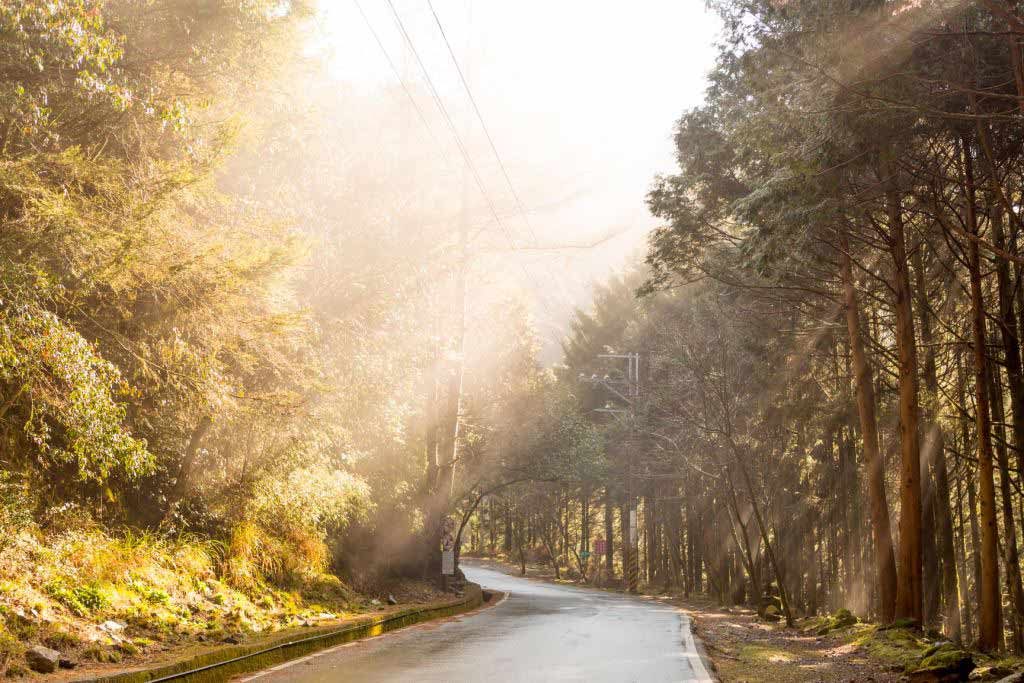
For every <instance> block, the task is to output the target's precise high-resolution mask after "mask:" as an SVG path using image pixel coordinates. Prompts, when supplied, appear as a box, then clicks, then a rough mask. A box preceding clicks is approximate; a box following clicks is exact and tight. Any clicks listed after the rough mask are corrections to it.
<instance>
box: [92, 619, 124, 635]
mask: <svg viewBox="0 0 1024 683" xmlns="http://www.w3.org/2000/svg"><path fill="white" fill-rule="evenodd" d="M98 628H99V629H100V630H101V631H103V632H104V633H108V634H110V635H111V636H114V638H115V639H116V638H118V637H119V636H120V635H121V631H123V630H124V624H122V623H120V622H117V621H114V620H109V621H104V622H103V623H102V624H100V625H99V627H98Z"/></svg>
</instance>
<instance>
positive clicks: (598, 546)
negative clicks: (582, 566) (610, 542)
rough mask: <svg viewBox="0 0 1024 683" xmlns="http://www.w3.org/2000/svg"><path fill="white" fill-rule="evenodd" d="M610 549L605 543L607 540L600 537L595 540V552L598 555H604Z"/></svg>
mask: <svg viewBox="0 0 1024 683" xmlns="http://www.w3.org/2000/svg"><path fill="white" fill-rule="evenodd" d="M607 551H608V547H607V546H606V545H605V540H604V539H603V538H599V539H597V540H596V541H594V552H595V553H597V554H598V555H604V554H605V553H606V552H607Z"/></svg>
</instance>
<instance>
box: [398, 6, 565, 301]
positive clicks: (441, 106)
mask: <svg viewBox="0 0 1024 683" xmlns="http://www.w3.org/2000/svg"><path fill="white" fill-rule="evenodd" d="M387 3H388V7H390V8H391V13H392V14H393V15H394V17H395V21H396V22H397V24H398V29H399V30H400V31H401V32H402V36H403V37H404V38H405V42H406V43H407V44H408V45H409V49H410V50H411V51H412V54H413V57H414V58H415V59H416V63H417V64H419V67H420V70H421V71H422V72H423V77H424V79H425V80H426V82H427V87H428V88H429V89H430V93H431V95H432V96H433V98H434V102H435V103H436V104H437V108H438V109H439V110H440V111H441V114H442V116H443V117H444V119H445V122H446V123H447V124H448V128H449V130H450V131H451V133H452V137H454V138H455V143H456V145H457V146H458V148H459V152H461V154H462V158H463V160H464V161H465V162H466V166H467V167H468V168H469V170H470V172H471V173H472V175H473V179H474V181H475V182H476V185H477V187H478V188H479V189H480V194H482V195H483V197H484V200H485V201H486V202H487V207H488V209H490V212H491V215H492V216H493V217H494V222H495V224H497V226H498V229H499V230H501V232H502V233H503V234H504V235H505V238H506V239H507V240H508V242H509V245H510V246H511V247H512V248H513V249H518V247H517V246H516V241H515V238H514V237H513V236H512V233H511V232H510V231H509V230H508V229H507V228H506V227H505V224H504V223H502V221H501V217H500V216H499V215H498V211H497V209H496V208H495V206H494V202H493V201H492V200H491V196H490V194H488V192H487V188H486V187H485V186H484V182H483V179H482V178H481V176H480V173H479V171H478V170H477V168H476V165H475V164H474V163H473V158H472V157H471V156H470V154H469V151H468V149H467V148H466V146H465V145H464V144H463V142H462V138H461V137H460V136H459V131H458V128H456V126H455V122H454V121H453V120H452V117H451V115H450V114H449V113H448V109H447V107H445V106H444V101H443V100H442V99H441V95H440V94H439V93H438V91H437V88H436V87H435V86H434V81H433V79H431V78H430V71H429V70H428V69H427V67H426V65H425V64H424V63H423V59H422V58H421V57H420V54H419V51H417V50H416V45H415V43H413V40H412V37H411V36H410V35H409V32H408V31H407V30H406V28H405V23H404V22H403V21H402V17H401V16H400V15H399V14H398V10H397V9H395V4H394V2H393V1H392V0H387ZM517 265H518V266H519V269H520V270H522V271H523V275H524V276H525V277H526V278H527V280H530V279H532V278H531V276H530V273H529V271H528V270H527V269H526V267H525V266H524V265H523V264H522V263H518V264H517ZM537 300H538V301H539V302H540V304H541V307H542V308H544V310H545V312H546V313H547V314H548V315H549V316H550V317H551V318H552V320H554V319H555V316H554V313H553V312H552V311H551V309H550V307H549V306H548V304H547V301H546V300H545V299H543V298H541V297H538V299H537Z"/></svg>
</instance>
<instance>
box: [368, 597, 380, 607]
mask: <svg viewBox="0 0 1024 683" xmlns="http://www.w3.org/2000/svg"><path fill="white" fill-rule="evenodd" d="M370 604H371V605H373V606H374V607H377V606H378V605H380V600H378V599H377V598H374V599H373V600H370Z"/></svg>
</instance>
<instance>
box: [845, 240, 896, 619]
mask: <svg viewBox="0 0 1024 683" xmlns="http://www.w3.org/2000/svg"><path fill="white" fill-rule="evenodd" d="M841 240H842V244H841V249H842V252H843V253H842V254H841V261H842V279H843V293H844V300H845V305H846V329H847V333H848V335H849V338H850V355H851V356H852V357H853V373H854V378H855V380H854V383H855V385H856V392H857V412H858V415H859V416H860V431H861V436H862V438H863V440H864V462H865V466H866V467H867V471H868V472H867V473H868V477H867V488H868V498H869V500H870V503H869V504H870V508H871V536H872V540H873V541H874V549H875V572H876V579H877V582H878V602H879V605H878V616H879V619H880V620H881V621H882V622H883V623H889V622H891V621H892V620H893V619H894V617H895V614H896V611H895V610H896V558H895V556H894V554H893V547H892V531H891V530H890V524H889V503H888V502H887V501H886V499H885V472H884V471H883V469H884V462H883V461H882V454H881V452H880V451H879V446H878V422H877V420H876V417H875V385H874V377H873V373H872V371H871V365H870V363H869V362H868V359H867V355H866V354H865V352H864V340H863V338H862V337H861V331H860V308H859V305H858V303H857V291H856V289H855V288H854V281H853V266H852V259H851V257H850V246H849V241H848V240H847V238H846V235H845V233H843V234H842V236H841Z"/></svg>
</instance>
